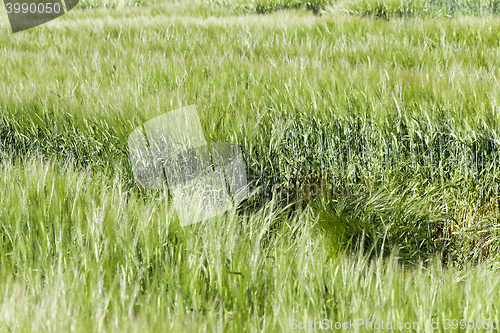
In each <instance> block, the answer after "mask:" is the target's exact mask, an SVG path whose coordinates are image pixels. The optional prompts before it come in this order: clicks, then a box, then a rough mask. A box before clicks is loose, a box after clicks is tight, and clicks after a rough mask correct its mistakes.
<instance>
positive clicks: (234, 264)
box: [0, 1, 500, 332]
mask: <svg viewBox="0 0 500 333" xmlns="http://www.w3.org/2000/svg"><path fill="white" fill-rule="evenodd" d="M461 3H462V2H461ZM240 4H241V5H242V6H243V5H244V4H243V3H239V2H238V3H237V2H230V3H229V2H226V3H225V5H224V4H222V5H223V6H219V5H217V6H215V5H214V3H213V2H212V3H207V2H196V3H194V2H166V3H155V4H151V5H150V4H149V3H143V4H141V6H140V7H134V8H128V6H129V5H127V4H125V5H120V6H118V5H117V6H115V7H116V10H115V9H111V8H109V7H112V8H114V5H109V6H108V5H106V4H105V3H98V4H96V5H95V6H88V7H87V9H90V8H91V7H96V8H94V9H93V10H78V9H77V10H74V11H72V12H70V13H69V14H67V15H65V16H64V17H63V18H61V19H59V20H55V21H53V22H51V23H49V24H47V25H44V26H42V27H39V28H35V29H32V30H30V31H26V32H22V33H19V34H15V35H12V34H10V33H7V32H8V29H7V26H6V25H5V22H4V23H3V25H2V27H1V30H2V31H4V32H6V33H4V34H0V43H1V44H2V45H4V47H2V48H1V49H0V56H1V57H2V60H3V62H2V67H0V75H1V76H2V77H3V78H4V81H3V88H4V89H3V93H2V95H1V96H0V151H1V154H0V157H1V173H0V189H1V190H2V191H3V192H2V195H1V196H0V228H1V233H0V239H1V242H2V246H1V247H0V262H1V265H0V281H3V282H1V283H0V299H1V300H2V301H1V302H0V318H2V322H3V323H4V327H5V328H3V327H2V328H1V329H0V330H6V331H41V330H45V331H71V330H75V331H101V332H104V331H116V330H123V331H138V330H141V331H159V330H163V331H164V330H167V331H186V330H193V331H201V330H207V331H224V332H227V331H229V332H231V331H238V332H239V331H243V330H247V331H273V330H274V331H289V330H290V320H291V319H294V318H295V319H297V320H300V321H308V320H310V321H314V320H319V319H323V318H328V319H330V320H334V321H336V320H342V321H345V320H347V321H348V320H349V319H351V318H366V319H373V320H392V321H422V322H423V323H424V324H426V325H428V324H429V322H430V321H431V320H439V321H440V322H441V323H443V321H444V319H445V318H457V319H462V318H464V319H467V320H468V319H488V318H491V319H495V318H498V309H499V307H498V304H497V303H498V301H497V298H496V297H495V295H497V294H498V286H499V281H500V280H499V279H497V278H496V277H495V275H494V274H495V272H497V271H498V260H499V257H498V255H499V254H500V249H499V248H498V244H500V243H499V239H500V238H499V234H498V224H499V221H498V216H499V213H500V205H499V204H500V196H499V189H498V184H499V178H500V174H499V168H498V161H499V159H500V155H499V151H498V148H499V145H500V141H499V137H500V136H499V135H500V131H499V128H500V127H499V125H500V117H499V110H500V105H499V103H498V101H499V100H500V99H499V98H500V95H499V92H500V90H499V81H498V77H499V74H500V71H499V68H500V61H499V59H500V57H499V55H500V44H499V41H498V31H500V21H499V20H498V18H496V17H495V16H482V17H473V16H459V15H457V17H454V18H450V19H444V18H442V17H440V16H439V15H436V17H434V18H433V17H432V16H433V15H431V14H429V13H430V12H429V13H427V14H425V13H424V14H418V15H413V14H412V15H410V14H408V15H407V14H404V15H403V14H401V15H399V14H394V13H396V11H394V12H391V10H392V9H391V10H390V11H389V14H387V15H385V14H384V15H385V16H383V15H378V14H376V15H375V14H373V13H371V12H362V11H359V12H357V13H358V14H363V15H364V16H365V17H360V16H359V15H350V14H349V13H346V14H339V13H340V12H341V11H329V10H328V6H329V3H327V2H323V1H321V2H317V3H316V2H314V3H313V2H307V3H306V2H299V1H274V2H271V1H266V2H264V1H262V2H258V1H256V2H246V6H251V7H248V8H249V9H248V8H247V7H241V8H240V7H237V6H239V5H240ZM308 4H318V6H319V7H318V8H319V9H318V10H319V12H321V15H315V14H314V13H313V12H315V11H316V10H315V9H314V8H315V7H314V6H315V5H314V6H313V7H307V6H309V5H308ZM359 4H360V3H354V4H352V6H354V7H352V8H368V7H369V6H368V3H367V2H366V3H363V5H362V6H365V5H366V6H365V7H355V6H358V5H359ZM384 4H385V3H384ZM387 4H388V3H387ZM333 5H335V6H337V5H338V6H340V8H344V7H342V6H344V5H346V6H347V5H351V4H333ZM82 6H84V5H82ZM224 6H225V7H224ZM258 6H262V7H259V8H261V9H257V8H258ZM370 6H371V5H370ZM387 6H389V4H388V5H387ZM391 6H392V5H391ZM394 6H395V7H394V8H400V7H397V6H403V5H401V3H398V4H394ZM412 6H413V5H412ZM443 6H444V5H443ZM471 6H472V5H471ZM485 6H486V5H485ZM84 7H85V6H84ZM99 7H100V9H99ZM299 7H300V8H302V9H304V8H306V9H310V10H311V11H312V12H311V11H307V10H300V11H297V10H278V9H293V8H299ZM238 8H240V9H242V8H243V9H244V8H247V9H248V11H247V12H246V13H266V15H234V14H237V13H240V12H239V10H240V9H238ZM370 8H371V7H370ZM391 8H393V7H391ZM401 8H402V7H401ZM471 8H472V7H471ZM485 8H486V7H485ZM323 9H325V10H324V11H323ZM337 9H338V8H337ZM481 10H483V9H481ZM391 13H392V14H391ZM422 13H423V12H422ZM456 13H459V12H458V11H457V12H456ZM460 13H463V14H471V13H472V14H474V13H473V12H469V13H467V12H465V11H463V12H460ZM484 13H485V12H477V14H481V15H482V14H484ZM351 14H352V13H351ZM398 15H399V16H401V17H402V19H400V20H379V19H372V18H371V17H372V16H374V17H385V18H390V17H393V16H398ZM406 16H413V17H414V19H406ZM441 16H442V15H441ZM190 104H196V105H197V108H198V110H199V115H200V119H201V123H202V126H203V130H204V133H205V134H206V139H207V141H227V142H234V143H236V144H239V145H240V146H241V147H242V150H243V152H244V158H245V161H246V165H247V173H248V175H249V180H250V181H252V190H255V191H254V194H253V195H252V196H251V197H250V198H249V199H248V200H247V201H245V202H244V203H243V205H242V206H241V207H239V208H238V209H236V210H234V211H230V212H227V213H226V214H224V215H222V216H220V217H217V218H214V219H213V220H211V221H207V222H204V223H199V224H196V225H192V226H189V227H185V228H181V227H180V226H179V223H178V221H177V217H176V214H175V212H174V210H173V209H172V204H171V201H170V197H169V194H168V193H166V192H161V191H144V190H140V189H139V188H137V186H136V185H135V183H134V180H133V178H132V174H131V170H130V166H129V164H128V152H127V137H128V135H129V133H130V132H131V131H132V130H133V129H134V128H136V127H137V126H139V125H140V124H141V123H143V122H144V121H146V120H149V119H151V118H153V117H155V116H158V115H160V114H163V113H165V112H168V111H171V110H174V109H177V108H179V107H181V106H186V105H190ZM35 309H41V310H36V311H35ZM395 309H398V311H395ZM441 327H443V326H442V325H441ZM360 331H363V330H362V329H360Z"/></svg>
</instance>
